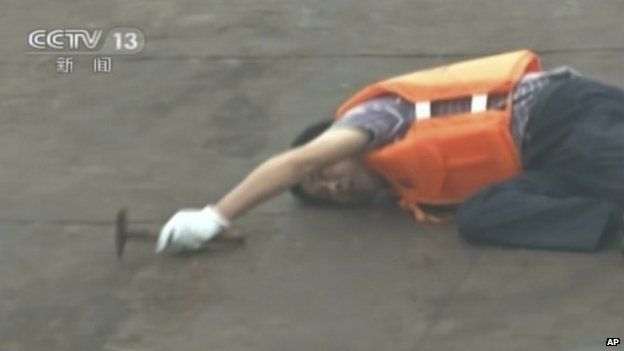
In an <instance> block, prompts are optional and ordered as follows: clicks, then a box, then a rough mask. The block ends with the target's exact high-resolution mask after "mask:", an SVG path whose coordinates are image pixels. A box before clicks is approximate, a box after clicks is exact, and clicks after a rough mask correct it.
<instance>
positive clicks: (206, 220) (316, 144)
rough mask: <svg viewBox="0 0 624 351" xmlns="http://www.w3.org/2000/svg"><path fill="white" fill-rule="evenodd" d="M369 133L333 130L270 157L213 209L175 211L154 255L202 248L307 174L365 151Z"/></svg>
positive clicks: (352, 130)
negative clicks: (168, 251) (233, 222)
mask: <svg viewBox="0 0 624 351" xmlns="http://www.w3.org/2000/svg"><path fill="white" fill-rule="evenodd" d="M367 141H368V134H367V133H366V132H364V131H360V130H356V129H343V128H341V129H335V130H329V131H327V132H325V133H323V134H321V135H320V136H319V137H318V138H316V139H314V140H312V141H311V142H309V143H308V144H306V145H304V146H301V147H298V148H296V149H292V150H289V151H286V152H284V153H282V154H279V155H277V156H274V157H271V158H270V159H268V160H267V161H265V162H263V163H262V164H261V165H260V166H258V167H257V168H256V169H254V170H253V171H252V172H251V173H249V175H248V176H247V177H246V178H245V179H244V180H243V181H242V182H241V183H240V184H238V185H237V186H236V187H234V189H232V190H231V191H230V192H229V193H228V194H227V195H226V196H225V197H223V198H222V199H221V201H219V203H218V204H217V205H216V207H215V208H211V207H206V208H204V209H185V210H180V211H178V212H177V213H176V214H175V215H174V216H173V217H171V219H169V221H168V222H167V223H166V224H165V225H164V226H163V228H162V230H161V231H160V236H159V238H158V243H157V244H156V252H162V251H163V250H165V249H166V248H167V247H172V248H174V249H177V250H192V249H198V248H200V247H202V246H203V245H204V244H205V243H206V242H208V241H209V240H210V239H211V238H213V237H214V236H215V235H217V234H218V233H219V232H221V231H222V230H223V229H224V228H227V227H228V226H229V221H230V220H232V219H235V218H236V217H239V216H240V215H242V214H243V213H245V212H246V211H248V210H249V209H251V208H252V207H253V206H255V205H257V204H258V203H260V202H262V201H265V200H267V199H269V198H271V197H273V196H274V195H277V194H278V193H279V192H281V191H282V190H284V189H286V188H288V187H289V186H291V185H293V184H295V183H297V182H299V181H300V180H301V179H302V178H303V177H304V176H305V175H306V174H308V173H310V172H312V171H314V170H316V169H318V168H319V167H323V166H325V165H327V164H331V163H332V162H334V161H337V160H340V159H342V158H344V157H348V156H351V155H354V154H356V153H358V152H360V151H361V150H363V149H364V147H365V145H366V142H367Z"/></svg>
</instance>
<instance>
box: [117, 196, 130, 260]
mask: <svg viewBox="0 0 624 351" xmlns="http://www.w3.org/2000/svg"><path fill="white" fill-rule="evenodd" d="M127 238H128V211H127V210H126V209H125V208H122V209H121V210H119V211H118V212H117V216H116V217H115V251H116V252H117V259H118V260H121V257H122V256H123V252H124V248H125V247H126V239H127Z"/></svg>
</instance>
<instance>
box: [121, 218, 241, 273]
mask: <svg viewBox="0 0 624 351" xmlns="http://www.w3.org/2000/svg"><path fill="white" fill-rule="evenodd" d="M128 223H129V220H128V210H127V209H125V208H122V209H120V210H119V211H117V215H116V216H115V252H116V253H117V260H119V261H121V258H122V257H123V253H124V250H125V248H126V242H127V241H128V239H132V240H147V241H150V242H156V240H158V233H155V232H153V231H149V230H138V229H137V230H132V231H131V230H130V229H128ZM213 242H215V243H218V242H222V243H234V244H238V245H242V244H244V243H245V237H244V236H243V235H242V234H240V233H237V232H234V231H225V232H223V233H221V234H219V235H217V236H216V237H214V238H213V239H212V240H211V241H210V243H213Z"/></svg>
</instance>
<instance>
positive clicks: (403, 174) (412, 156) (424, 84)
mask: <svg viewBox="0 0 624 351" xmlns="http://www.w3.org/2000/svg"><path fill="white" fill-rule="evenodd" d="M539 70H540V63H539V58H538V57H537V55H536V54H535V53H533V52H530V51H516V52H511V53H505V54H500V55H495V56H489V57H484V58H479V59H475V60H470V61H465V62H460V63H455V64H451V65H448V66H443V67H438V68H434V69H429V70H424V71H418V72H414V73H410V74H406V75H401V76H398V77H394V78H390V79H387V80H384V81H381V82H378V83H375V84H372V85H369V86H367V87H365V88H364V89H362V90H361V91H360V92H358V93H357V94H355V95H354V96H353V97H351V98H350V99H348V100H347V101H346V102H345V103H344V104H343V105H342V106H341V107H340V108H339V109H338V111H337V113H336V116H337V118H340V117H342V116H344V115H345V114H346V113H347V112H348V111H349V110H350V109H351V108H353V107H355V106H357V105H359V104H361V103H362V102H364V101H366V100H369V99H371V98H374V97H376V96H379V95H381V94H386V93H392V94H396V95H399V96H401V97H403V98H404V99H406V100H409V101H411V102H413V103H414V104H415V110H416V121H415V122H414V123H413V124H412V126H411V127H410V129H409V130H408V131H407V133H406V135H405V137H404V138H402V139H400V140H397V141H395V142H393V143H391V144H389V145H387V146H385V147H382V148H380V149H377V150H374V151H372V152H369V153H367V154H366V155H365V156H364V161H365V164H366V166H367V167H368V168H370V169H371V170H373V171H374V172H376V173H378V174H379V175H381V176H382V177H383V178H384V179H385V180H386V181H387V182H388V184H389V185H390V187H391V188H392V190H393V191H394V192H395V194H396V195H397V196H398V197H399V198H400V199H401V204H402V207H404V208H406V209H411V210H412V211H413V212H414V214H415V216H416V218H417V219H418V220H420V221H426V219H427V216H426V215H425V214H424V213H423V212H422V211H421V210H420V208H419V207H418V204H434V205H452V204H458V203H460V202H462V201H463V200H465V199H466V198H468V197H469V196H470V195H472V194H474V193H475V192H477V191H479V190H480V189H482V188H483V187H485V186H486V185H488V184H491V183H493V182H496V181H500V180H503V179H506V178H510V177H512V176H514V175H515V174H517V173H518V172H519V170H520V157H519V155H518V151H517V150H516V147H515V146H514V143H513V140H512V138H511V133H510V131H509V119H510V116H511V109H512V106H511V105H512V104H511V102H512V101H511V95H512V94H511V92H512V90H513V88H514V86H515V84H516V83H517V82H518V81H519V80H520V79H521V77H522V76H523V75H524V74H526V73H528V72H532V71H539ZM499 93H504V94H507V100H506V101H507V103H506V105H505V108H504V110H488V109H487V97H488V95H490V94H499ZM465 97H472V109H471V112H469V113H465V114H459V115H448V116H442V117H436V118H430V108H431V103H432V102H436V101H441V100H449V99H451V100H452V99H458V98H465Z"/></svg>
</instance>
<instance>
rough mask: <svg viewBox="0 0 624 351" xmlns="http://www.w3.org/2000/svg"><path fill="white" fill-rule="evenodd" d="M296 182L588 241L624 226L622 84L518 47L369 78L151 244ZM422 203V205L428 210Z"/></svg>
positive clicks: (585, 244) (514, 231)
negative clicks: (330, 114)
mask: <svg viewBox="0 0 624 351" xmlns="http://www.w3.org/2000/svg"><path fill="white" fill-rule="evenodd" d="M289 188H290V189H291V192H292V193H293V194H294V195H295V196H296V197H297V198H299V199H301V200H302V201H304V202H307V203H312V204H321V205H325V204H327V205H330V204H338V205H354V204H362V203H366V202H368V201H370V200H371V199H373V198H374V197H375V196H376V195H377V194H379V193H380V192H382V191H387V190H389V191H391V192H392V193H393V194H394V195H395V196H396V199H397V201H398V202H399V204H400V206H401V208H403V209H405V210H408V211H410V212H412V213H413V215H414V217H415V219H416V220H418V221H420V222H429V223H439V222H445V221H446V220H447V219H448V218H446V217H439V216H435V215H433V214H431V213H428V210H427V207H428V206H431V205H434V206H449V205H451V206H452V205H456V206H459V207H458V209H457V212H456V214H455V219H456V222H457V227H458V231H459V233H460V234H461V236H462V237H464V238H466V239H467V240H469V241H471V242H482V243H492V244H499V245H509V246H517V247H527V248H539V249H554V250H579V251H591V250H595V249H597V248H598V247H599V246H600V244H601V242H603V241H605V240H607V239H611V238H612V237H613V235H614V234H615V233H617V232H618V231H619V230H621V229H622V227H623V224H622V209H623V208H624V94H623V91H622V89H620V88H617V87H613V86H608V85H605V84H602V83H599V82H596V81H593V80H590V79H587V78H584V77H582V76H581V75H580V74H578V73H577V72H575V71H574V70H572V69H570V68H566V67H560V68H557V69H554V70H551V71H542V70H541V68H540V63H539V58H538V56H537V55H536V54H535V53H533V52H530V51H516V52H510V53H504V54H500V55H495V56H489V57H483V58H479V59H474V60H470V61H465V62H460V63H455V64H451V65H448V66H444V67H438V68H434V69H429V70H424V71H418V72H414V73H409V74H406V75H401V76H398V77H394V78H390V79H387V80H384V81H381V82H378V83H374V84H371V85H369V86H367V87H365V88H364V89H362V90H361V91H359V92H358V93H356V94H355V95H354V96H353V97H351V98H350V99H348V100H347V101H346V102H345V103H344V104H343V105H342V106H341V107H340V108H339V109H338V111H337V113H336V117H335V118H334V119H332V120H327V121H323V122H319V123H317V124H315V125H312V126H310V127H309V128H307V129H306V130H304V131H303V133H302V134H301V135H299V136H298V137H297V138H296V140H295V142H294V144H293V148H291V149H290V150H288V151H286V152H283V153H280V154H278V155H276V156H273V157H271V158H270V159H268V160H267V161H265V162H263V163H262V164H260V165H259V166H258V167H257V168H255V169H254V170H253V171H252V172H251V173H250V174H249V175H248V176H247V177H246V178H245V179H244V180H243V181H242V182H241V183H240V184H238V185H237V186H236V187H235V188H234V189H232V190H231V191H230V192H229V193H228V194H226V195H225V196H224V197H223V198H222V199H221V200H220V201H219V202H217V203H216V205H210V206H208V207H206V208H204V209H183V210H180V211H179V212H178V213H176V214H175V215H174V216H173V217H172V218H171V219H170V220H169V221H168V222H167V223H166V224H165V225H164V227H163V228H162V231H161V233H160V237H159V240H158V243H157V247H156V251H157V252H162V251H164V250H166V249H168V248H169V249H173V250H176V251H183V250H195V249H198V248H201V247H202V246H203V245H204V244H205V243H206V242H208V241H209V240H210V239H211V238H212V237H214V236H215V235H217V234H218V233H220V232H221V231H222V230H224V229H226V228H228V226H229V225H230V221H231V220H233V219H235V218H237V217H239V216H241V215H242V214H243V213H245V212H246V211H247V210H249V209H251V208H252V207H253V206H255V205H257V204H258V203H260V202H262V201H266V200H268V199H270V198H271V197H273V196H275V195H277V194H279V193H281V192H282V191H284V190H287V189H289ZM423 208H424V209H423Z"/></svg>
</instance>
